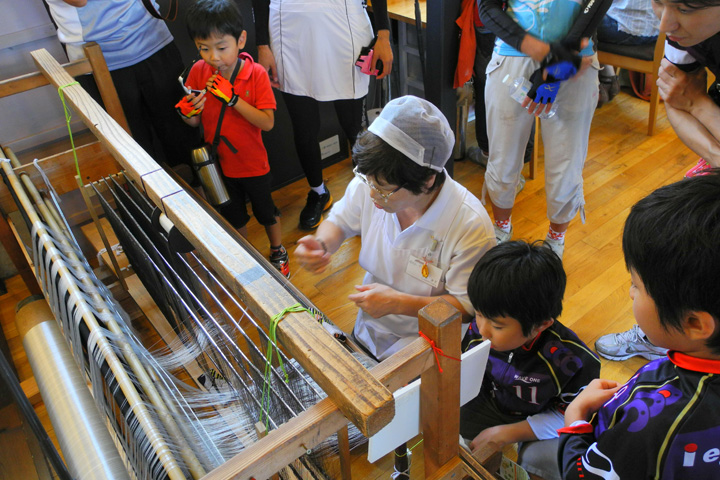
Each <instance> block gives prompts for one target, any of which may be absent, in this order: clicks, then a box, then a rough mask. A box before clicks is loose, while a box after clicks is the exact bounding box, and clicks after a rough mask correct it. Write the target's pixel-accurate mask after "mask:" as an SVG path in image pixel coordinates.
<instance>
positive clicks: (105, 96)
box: [83, 42, 130, 133]
mask: <svg viewBox="0 0 720 480" xmlns="http://www.w3.org/2000/svg"><path fill="white" fill-rule="evenodd" d="M83 50H84V51H85V56H86V57H87V59H88V61H89V62H90V65H91V66H92V73H93V77H94V78H95V84H97V87H98V90H99V91H100V97H101V98H102V101H103V104H104V105H105V110H107V112H108V113H109V114H110V116H111V117H112V118H113V119H114V120H115V121H116V122H117V123H118V125H120V126H121V127H122V128H124V129H125V131H126V132H128V133H130V126H129V125H128V123H127V119H126V118H125V112H124V111H123V108H122V105H121V104H120V99H119V98H118V94H117V90H115V83H114V82H113V79H112V77H111V76H110V70H108V66H107V63H105V57H104V56H103V54H102V50H101V49H100V45H98V44H97V43H95V42H89V43H86V44H85V45H84V46H83Z"/></svg>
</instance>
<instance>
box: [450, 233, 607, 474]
mask: <svg viewBox="0 0 720 480" xmlns="http://www.w3.org/2000/svg"><path fill="white" fill-rule="evenodd" d="M565 283H566V277H565V271H564V270H563V266H562V261H561V260H560V258H558V256H557V255H555V253H554V252H553V251H552V250H551V249H550V248H549V247H548V246H547V245H543V244H542V243H541V242H536V243H533V244H527V243H525V242H506V243H502V244H500V245H498V246H496V247H494V248H492V249H490V250H489V251H488V252H487V253H486V254H485V255H483V257H482V258H481V259H480V260H479V261H478V263H477V264H476V265H475V268H474V269H473V272H472V274H471V275H470V280H469V281H468V296H469V297H470V301H471V302H472V304H473V308H474V309H475V312H476V313H475V320H473V322H472V324H471V327H470V330H469V332H468V335H466V339H465V341H466V343H468V344H469V345H470V346H472V344H473V343H475V342H476V341H478V340H483V339H487V340H490V342H491V348H492V350H491V351H490V356H489V358H488V363H487V367H486V369H485V376H484V378H483V384H482V388H481V389H480V393H479V394H478V396H477V397H476V398H474V399H473V400H471V401H470V402H468V404H467V405H465V406H463V407H462V409H461V411H460V433H461V435H462V436H463V437H464V438H467V439H468V440H471V443H470V448H471V449H472V450H473V451H475V450H477V449H483V448H485V447H486V446H489V447H491V448H492V449H494V450H500V449H502V448H503V447H504V446H505V445H507V444H510V443H517V442H521V445H520V446H519V448H518V463H520V465H522V466H523V468H525V469H526V470H527V471H528V472H530V473H532V474H534V475H538V476H540V477H542V478H544V479H545V480H551V479H558V478H560V471H559V469H558V465H557V442H558V439H557V429H558V428H560V427H561V426H562V425H563V412H564V409H565V407H566V406H567V404H568V403H570V401H571V400H572V399H573V398H575V396H576V395H577V394H578V393H579V392H580V391H581V390H582V388H583V387H585V385H587V384H588V383H589V382H590V381H591V380H593V379H595V378H597V377H598V375H599V374H600V361H599V360H598V358H597V356H596V355H595V354H594V353H593V352H592V351H591V350H590V349H589V348H588V347H587V346H586V345H585V344H584V343H583V342H582V341H581V340H580V339H579V338H578V337H577V335H575V333H573V331H572V330H570V329H569V328H567V327H565V326H564V325H562V324H561V323H560V322H558V320H557V318H558V317H559V316H560V313H561V312H562V299H563V294H564V292H565Z"/></svg>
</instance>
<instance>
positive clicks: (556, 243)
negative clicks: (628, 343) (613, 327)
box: [545, 237, 604, 341]
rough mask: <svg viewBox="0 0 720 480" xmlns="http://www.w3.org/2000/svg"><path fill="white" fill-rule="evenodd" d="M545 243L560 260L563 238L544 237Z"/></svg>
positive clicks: (563, 246) (563, 245) (563, 247)
mask: <svg viewBox="0 0 720 480" xmlns="http://www.w3.org/2000/svg"><path fill="white" fill-rule="evenodd" d="M545 245H546V246H547V247H548V248H549V249H550V250H552V251H553V252H555V255H557V256H558V257H560V260H562V258H563V252H564V251H565V240H562V241H560V240H554V239H552V238H550V237H545ZM602 338H604V337H602ZM598 341H600V340H598Z"/></svg>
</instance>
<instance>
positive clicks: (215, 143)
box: [212, 59, 242, 155]
mask: <svg viewBox="0 0 720 480" xmlns="http://www.w3.org/2000/svg"><path fill="white" fill-rule="evenodd" d="M241 63H242V62H241V61H240V59H238V61H237V63H236V64H235V70H233V73H232V75H231V76H230V84H231V85H232V86H233V88H235V79H236V78H237V76H238V73H239V72H240V64H241ZM226 108H227V104H226V103H225V102H223V104H222V107H220V116H218V122H217V128H216V129H215V138H213V142H212V153H213V155H216V154H217V147H218V145H220V127H221V126H222V121H223V117H224V116H225V109H226ZM225 144H226V145H228V147H229V146H230V145H229V142H228V141H225Z"/></svg>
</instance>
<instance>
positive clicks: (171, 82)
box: [130, 43, 201, 168]
mask: <svg viewBox="0 0 720 480" xmlns="http://www.w3.org/2000/svg"><path fill="white" fill-rule="evenodd" d="M130 68H132V69H133V70H134V71H135V75H136V76H137V78H138V85H139V86H140V87H139V88H140V93H141V95H142V102H143V105H144V107H145V111H146V116H145V119H144V120H145V122H147V123H148V124H149V125H150V126H151V129H152V131H153V132H154V133H155V135H156V136H157V138H158V140H159V142H160V146H161V148H162V151H163V156H164V160H165V162H166V163H167V164H168V165H169V166H171V167H173V168H174V167H177V166H180V165H187V166H190V164H191V161H190V151H191V150H192V149H193V148H197V147H199V146H200V144H201V139H200V133H199V130H198V129H196V128H193V127H191V126H189V125H187V124H186V123H185V122H183V121H182V119H181V118H180V116H179V115H178V114H177V112H176V111H175V104H176V103H177V102H178V100H179V99H180V98H182V96H183V95H184V94H185V92H183V90H182V88H181V87H180V85H179V83H178V81H177V77H178V75H180V73H181V72H182V71H183V68H184V67H183V64H182V58H181V56H180V51H179V50H178V49H177V47H176V46H175V44H174V43H170V44H169V45H167V46H165V47H164V48H162V49H160V50H159V51H158V52H156V53H155V54H153V55H151V56H150V57H148V58H147V59H146V60H143V61H142V62H140V63H138V64H137V65H134V66H133V67H130Z"/></svg>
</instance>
